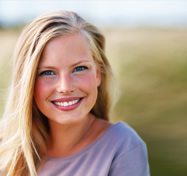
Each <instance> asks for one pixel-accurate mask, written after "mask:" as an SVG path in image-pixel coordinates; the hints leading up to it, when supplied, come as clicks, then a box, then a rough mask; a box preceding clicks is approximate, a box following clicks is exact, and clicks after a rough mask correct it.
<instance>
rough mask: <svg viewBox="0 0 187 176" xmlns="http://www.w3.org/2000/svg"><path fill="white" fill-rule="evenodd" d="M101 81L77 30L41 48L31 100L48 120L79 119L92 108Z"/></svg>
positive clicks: (84, 39)
mask: <svg viewBox="0 0 187 176" xmlns="http://www.w3.org/2000/svg"><path fill="white" fill-rule="evenodd" d="M100 81H101V76H100V72H99V71H98V70H97V67H96V64H95V62H94V60H93V57H92V53H91V51H90V49H89V44H88V41H87V39H86V38H85V37H84V36H83V35H81V34H79V33H73V34H67V35H64V36H60V37H56V38H53V39H52V40H51V41H49V42H48V44H47V45H46V47H45V48H44V51H43V54H42V56H41V60H40V62H39V65H38V70H37V78H36V82H35V88H34V99H35V101H36V104H37V106H38V108H39V109H40V111H41V112H42V113H43V114H44V115H45V116H46V117H47V118H48V119H49V123H50V121H52V122H57V123H60V124H68V123H73V122H78V121H80V120H82V119H83V118H85V117H87V115H88V113H89V112H90V110H91V109H92V108H93V106H94V104H95V102H96V99H97V87H98V86H99V85H100Z"/></svg>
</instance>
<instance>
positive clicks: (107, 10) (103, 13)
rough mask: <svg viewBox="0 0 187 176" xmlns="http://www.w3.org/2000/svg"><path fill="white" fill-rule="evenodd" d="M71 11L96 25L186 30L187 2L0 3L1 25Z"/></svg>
mask: <svg viewBox="0 0 187 176" xmlns="http://www.w3.org/2000/svg"><path fill="white" fill-rule="evenodd" d="M56 10H71V11H75V12H77V13H79V14H80V15H81V16H83V17H84V18H86V19H87V20H89V21H90V22H94V23H97V24H98V25H120V26H139V25H149V26H166V27H167V26H187V0H0V22H1V23H3V24H17V23H20V22H22V21H30V20H32V19H34V18H35V17H37V16H39V15H41V14H43V13H47V12H51V11H56Z"/></svg>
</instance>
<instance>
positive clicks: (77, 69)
mask: <svg viewBox="0 0 187 176" xmlns="http://www.w3.org/2000/svg"><path fill="white" fill-rule="evenodd" d="M86 69H88V67H86V66H78V67H76V68H75V69H74V70H73V72H79V71H83V70H86Z"/></svg>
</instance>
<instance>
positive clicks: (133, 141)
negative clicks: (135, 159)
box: [109, 122, 145, 149]
mask: <svg viewBox="0 0 187 176" xmlns="http://www.w3.org/2000/svg"><path fill="white" fill-rule="evenodd" d="M109 132H110V135H109V136H110V141H111V140H112V141H113V142H114V143H116V144H118V145H120V146H125V148H126V149H127V148H129V149H130V148H133V147H135V146H138V145H143V146H145V142H144V141H143V140H142V138H141V137H140V136H139V134H138V133H137V132H136V131H135V130H134V129H133V128H132V127H130V126H129V125H128V124H127V123H125V122H118V123H116V124H113V125H112V126H111V127H110V128H109Z"/></svg>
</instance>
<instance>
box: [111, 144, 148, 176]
mask: <svg viewBox="0 0 187 176" xmlns="http://www.w3.org/2000/svg"><path fill="white" fill-rule="evenodd" d="M108 176H150V172H149V164H148V157H147V148H146V145H145V144H139V145H137V146H135V147H133V148H132V149H130V150H129V151H127V152H126V153H123V154H121V155H120V156H119V157H118V158H116V159H115V160H114V161H113V164H112V166H111V168H110V171H109V175H108Z"/></svg>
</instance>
